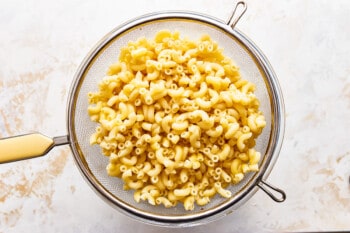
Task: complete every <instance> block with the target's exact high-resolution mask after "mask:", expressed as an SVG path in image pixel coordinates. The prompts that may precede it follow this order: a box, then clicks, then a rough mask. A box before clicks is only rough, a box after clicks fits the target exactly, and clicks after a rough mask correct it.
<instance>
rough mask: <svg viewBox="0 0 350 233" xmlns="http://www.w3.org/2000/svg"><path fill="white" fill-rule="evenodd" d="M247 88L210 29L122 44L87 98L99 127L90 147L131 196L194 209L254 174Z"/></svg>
mask: <svg viewBox="0 0 350 233" xmlns="http://www.w3.org/2000/svg"><path fill="white" fill-rule="evenodd" d="M254 91H255V85H254V83H251V82H249V81H247V80H245V79H242V78H241V76H240V73H239V68H238V67H237V66H235V65H234V63H233V61H232V60H231V59H229V58H228V57H226V56H224V54H223V51H222V49H220V48H219V46H218V44H217V43H216V42H214V41H213V40H212V39H211V38H210V37H209V36H208V35H205V36H202V37H201V38H200V39H199V40H198V41H192V40H189V39H187V38H182V37H180V34H179V32H170V31H167V30H164V31H160V32H158V33H157V34H156V35H155V38H154V39H153V40H149V39H146V38H140V39H139V40H137V41H135V42H133V41H130V42H129V43H128V44H127V45H126V46H125V47H123V48H122V49H121V51H120V55H119V60H118V61H117V62H116V63H115V64H112V65H111V66H110V67H109V70H108V71H107V75H106V76H105V77H103V79H102V80H101V81H100V83H99V86H98V91H97V92H90V93H89V94H88V100H89V106H88V114H89V116H90V118H91V120H92V121H94V122H97V123H98V126H97V127H96V131H95V133H94V134H93V135H91V138H90V144H91V145H94V144H98V145H99V146H100V147H101V150H102V153H103V154H104V155H106V156H109V164H108V165H107V167H106V170H107V173H108V174H109V175H110V176H113V177H119V178H120V179H122V180H123V181H124V189H126V190H129V189H132V190H135V192H134V199H135V201H136V202H140V201H147V202H148V203H150V204H151V205H163V206H165V207H167V208H168V207H173V206H176V205H177V204H178V203H182V204H183V206H184V208H185V209H186V210H193V209H194V208H195V205H198V206H203V205H206V204H208V203H209V202H210V200H211V198H213V197H214V196H215V195H216V194H217V195H220V196H222V197H224V198H230V197H232V195H233V194H232V193H231V192H230V191H229V189H228V186H229V185H234V184H237V183H238V182H240V181H241V180H242V179H243V178H244V176H245V174H247V173H248V172H256V171H258V170H259V161H260V158H261V154H260V152H258V151H256V150H255V148H254V146H255V140H256V138H257V137H258V136H259V135H260V134H261V132H262V130H263V128H264V127H265V125H266V122H265V118H264V115H263V113H262V112H261V111H260V110H259V100H258V99H257V97H256V96H255V94H254Z"/></svg>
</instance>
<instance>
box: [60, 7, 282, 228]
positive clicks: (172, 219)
mask: <svg viewBox="0 0 350 233" xmlns="http://www.w3.org/2000/svg"><path fill="white" fill-rule="evenodd" d="M165 19H182V20H194V21H198V22H203V23H204V24H208V25H211V26H213V27H216V28H218V29H220V30H222V31H223V32H225V33H227V34H229V35H230V36H232V37H234V38H236V39H237V40H238V41H239V42H240V43H242V45H244V47H245V48H246V49H247V50H248V51H249V52H250V53H251V54H252V55H253V56H254V58H255V59H256V63H257V64H259V66H260V68H261V70H262V72H263V73H264V75H265V77H266V79H267V81H268V85H269V87H270V90H269V91H270V95H269V96H270V101H271V102H272V103H271V108H272V109H271V112H272V119H271V121H272V128H271V135H270V142H269V146H268V147H267V152H266V153H267V154H268V155H267V156H265V157H266V159H267V161H265V162H263V163H262V165H263V167H260V171H259V172H257V173H256V174H255V175H254V176H253V177H252V178H251V180H250V181H249V182H248V184H247V185H246V188H244V191H243V192H241V193H239V195H238V196H237V198H234V199H232V200H231V201H229V202H224V204H221V205H220V206H219V207H217V208H214V209H213V210H211V209H210V210H208V211H204V212H200V213H196V214H193V215H190V216H160V215H155V214H150V213H144V212H140V211H138V210H136V209H135V208H131V207H130V206H129V205H128V204H127V203H123V202H118V201H116V200H115V198H114V197H113V196H112V195H111V194H110V193H109V192H108V191H107V190H105V189H104V188H103V187H101V184H100V182H99V181H98V180H97V179H96V178H95V177H93V175H92V174H91V172H90V170H89V168H88V164H87V163H86V161H84V159H83V158H82V156H81V154H82V152H81V151H80V149H79V144H78V143H77V141H76V134H75V126H74V118H75V116H74V112H75V104H76V99H77V96H78V94H77V93H79V89H80V86H81V84H82V83H83V81H81V80H82V77H83V76H84V73H85V71H86V70H87V69H88V67H89V64H91V62H93V61H94V58H95V56H96V55H97V54H98V53H99V52H100V51H101V49H103V48H104V47H105V46H106V45H107V44H108V43H110V42H111V41H112V40H113V38H115V37H116V36H118V35H119V34H121V33H124V32H125V31H127V30H129V29H132V28H134V27H136V26H138V25H140V24H145V23H147V22H154V21H157V20H165ZM70 93H71V95H70V97H69V99H68V101H69V102H68V111H67V113H68V116H67V119H68V120H67V128H68V132H69V135H70V140H71V143H70V147H71V149H72V152H73V155H74V159H75V162H76V163H77V165H78V167H79V170H80V172H81V173H82V175H83V177H84V178H85V179H86V180H87V181H88V183H89V184H90V185H91V186H92V188H93V190H94V191H95V192H96V193H97V194H98V195H99V196H101V197H102V199H104V200H105V201H106V202H107V203H109V204H111V203H112V204H113V206H114V207H116V208H117V209H119V210H120V211H122V212H124V213H125V214H126V215H128V216H131V217H133V218H137V219H139V220H143V221H145V222H147V223H154V224H157V225H167V226H171V225H177V226H179V225H188V224H192V225H193V224H195V223H200V222H203V221H209V220H215V219H217V218H218V217H220V216H224V215H225V214H227V213H230V212H231V211H232V210H233V209H235V207H238V205H240V204H243V202H244V201H245V200H248V199H249V198H250V197H251V196H252V195H253V194H254V193H255V192H256V191H257V189H258V184H259V182H261V181H262V180H264V179H266V178H267V176H268V175H269V173H270V172H271V170H272V167H273V165H274V163H275V161H276V159H277V157H278V154H279V151H280V148H281V145H282V141H283V134H284V104H283V98H282V93H281V89H280V87H279V84H278V81H277V78H276V75H275V73H274V72H273V69H272V67H271V65H270V64H269V62H268V61H267V59H266V57H265V56H264V55H263V53H262V52H261V51H260V50H259V49H258V47H257V46H256V45H254V43H253V42H252V41H251V40H249V39H248V38H247V37H246V36H245V35H244V34H243V33H242V32H240V31H239V30H238V29H236V28H234V29H232V28H231V27H230V25H227V24H225V23H224V22H222V21H221V20H218V19H215V18H213V17H211V16H207V15H204V14H199V13H194V12H188V11H187V12H184V11H163V12H155V13H151V14H147V15H143V16H140V17H138V18H136V19H133V20H131V21H128V22H126V23H124V24H122V25H121V26H119V27H117V28H115V29H114V30H112V31H111V32H110V33H108V34H107V35H106V36H105V37H104V38H102V39H101V40H100V41H99V42H98V43H97V45H96V46H95V47H94V48H93V49H92V50H91V52H90V53H89V54H88V55H87V56H86V57H85V59H84V60H83V62H82V63H81V65H80V67H79V68H78V71H77V73H76V74H75V78H74V82H73V84H72V88H71V91H70ZM243 200H244V201H243Z"/></svg>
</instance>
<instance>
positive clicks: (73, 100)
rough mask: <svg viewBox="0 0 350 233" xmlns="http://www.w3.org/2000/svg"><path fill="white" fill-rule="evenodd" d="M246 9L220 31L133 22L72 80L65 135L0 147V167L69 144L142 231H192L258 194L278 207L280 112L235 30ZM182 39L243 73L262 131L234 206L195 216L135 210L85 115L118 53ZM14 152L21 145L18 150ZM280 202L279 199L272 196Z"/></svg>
mask: <svg viewBox="0 0 350 233" xmlns="http://www.w3.org/2000/svg"><path fill="white" fill-rule="evenodd" d="M246 8H247V6H246V4H245V3H244V2H242V1H241V2H238V3H237V4H236V6H235V8H234V11H233V13H232V15H231V17H230V19H229V20H228V21H227V22H226V23H225V22H222V21H221V20H218V19H215V18H212V17H210V16H207V15H203V14H198V13H194V12H159V13H153V14H148V15H144V16H141V17H139V18H136V19H133V20H131V21H129V22H127V23H125V24H123V25H121V26H119V27H117V28H115V29H114V30H113V31H111V32H110V33H109V34H107V35H106V36H105V37H104V38H103V39H102V40H101V41H100V42H98V43H97V45H96V46H95V48H93V50H92V51H91V52H90V53H89V54H88V55H87V57H86V58H85V59H84V61H83V62H82V64H81V65H80V67H79V68H78V71H77V73H76V75H75V79H74V83H73V85H72V88H71V92H70V97H69V103H68V111H67V119H68V122H67V128H68V135H67V136H61V137H55V138H53V139H52V138H48V137H46V136H44V135H42V134H39V133H35V134H27V135H21V136H17V137H11V138H4V139H1V140H0V162H9V161H16V160H20V159H25V158H31V157H36V156H41V155H44V154H46V153H47V152H48V151H49V150H50V149H51V148H53V147H54V146H57V145H63V144H69V145H70V147H71V150H72V152H73V155H74V158H75V161H76V164H77V166H78V167H79V169H80V171H81V172H82V175H83V177H84V178H86V180H87V182H88V183H89V184H90V185H91V187H92V188H93V190H94V191H96V193H97V194H99V195H100V197H101V198H102V199H104V200H105V201H106V202H107V203H109V204H110V205H111V206H112V207H115V208H117V209H118V210H120V211H121V212H123V213H125V214H126V215H128V216H130V217H132V218H135V219H138V220H141V221H143V222H146V223H152V224H156V225H165V226H190V225H195V224H200V223H205V222H209V221H212V220H215V219H218V218H219V217H222V216H225V215H227V214H229V213H231V212H233V211H234V210H235V209H237V208H238V207H239V206H240V205H241V204H243V203H244V202H245V201H246V200H248V199H249V198H250V197H251V196H252V195H253V194H254V193H255V192H256V191H257V190H258V188H261V189H262V190H263V191H264V192H266V193H267V194H268V195H269V196H270V197H271V198H272V199H273V200H275V201H277V202H282V201H284V200H285V198H286V195H285V193H284V192H283V191H282V190H281V189H278V188H276V187H273V186H271V185H269V184H267V183H266V182H265V180H266V178H267V176H268V175H269V173H270V171H271V169H272V167H273V165H274V163H275V161H276V159H277V157H278V154H279V151H280V148H281V145H282V139H283V134H284V104H283V99H282V93H281V90H280V87H279V84H278V81H277V79H276V76H275V74H274V72H273V70H272V68H271V66H270V64H269V62H268V61H267V59H266V57H265V56H264V55H263V54H262V52H261V51H260V50H259V49H258V48H257V46H255V45H254V44H253V42H252V41H251V40H249V39H248V38H247V37H246V36H245V35H244V34H243V33H241V32H240V31H239V30H237V29H236V28H235V25H236V23H237V22H238V21H239V19H240V17H241V16H242V15H243V14H244V12H245V11H246ZM164 29H166V30H171V31H179V32H180V33H181V35H185V36H186V37H188V38H189V39H193V40H195V39H198V38H200V37H201V35H203V34H208V35H209V36H210V37H211V38H212V39H213V40H214V41H216V42H217V43H218V45H219V46H220V47H221V48H223V51H224V54H225V55H226V56H228V57H230V58H232V59H233V60H234V61H235V63H236V65H237V66H238V67H240V72H241V75H242V77H243V78H244V79H247V80H249V81H251V82H253V83H255V85H256V87H257V88H256V92H255V94H256V96H257V97H258V98H259V100H260V103H261V106H260V110H261V111H262V112H263V113H264V115H265V119H266V122H267V124H266V127H265V128H264V130H263V132H262V134H261V135H260V136H259V137H258V139H257V141H256V149H257V150H258V151H260V152H261V154H262V158H261V161H260V163H259V171H258V172H255V173H250V174H248V175H246V176H245V178H244V179H243V181H242V182H240V183H239V184H237V185H231V186H230V187H229V188H228V189H229V190H230V191H231V192H232V194H233V195H232V197H231V198H228V199H226V198H222V197H219V195H216V196H215V198H213V199H212V200H211V202H210V203H209V204H208V205H206V206H204V207H199V206H197V207H195V209H194V210H192V211H186V210H184V208H183V206H181V205H178V206H176V207H173V208H165V207H163V206H152V205H149V204H148V203H136V202H135V201H134V199H133V193H132V191H125V190H123V184H122V181H121V180H120V179H116V178H113V177H110V176H108V174H107V172H106V165H107V164H108V157H106V156H103V155H102V153H101V151H100V148H99V147H98V146H90V143H89V138H90V135H91V134H92V133H93V132H94V130H95V127H96V123H94V122H91V121H90V118H89V115H88V114H87V107H88V98H87V96H88V92H91V91H93V90H96V88H97V86H98V82H99V80H100V78H102V77H103V76H104V75H105V72H106V71H107V69H108V67H109V66H110V65H111V64H113V63H114V62H115V61H116V60H117V59H118V56H119V51H120V48H121V47H123V46H125V45H126V44H127V43H128V42H129V41H136V40H137V39H138V38H140V37H147V38H153V37H154V35H155V34H156V33H157V32H158V31H160V30H164ZM18 145H21V147H20V148H18ZM276 194H277V195H276Z"/></svg>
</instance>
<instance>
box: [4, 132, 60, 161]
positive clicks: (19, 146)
mask: <svg viewBox="0 0 350 233" xmlns="http://www.w3.org/2000/svg"><path fill="white" fill-rule="evenodd" d="M53 146H54V140H53V139H51V138H48V137H46V136H44V135H42V134H39V133H33V134H26V135H21V136H16V137H10V138H4V139H0V163H6V162H11V161H16V160H22V159H29V158H33V157H38V156H42V155H44V154H46V153H47V152H48V151H49V150H50V149H51V148H52V147H53Z"/></svg>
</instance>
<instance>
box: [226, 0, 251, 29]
mask: <svg viewBox="0 0 350 233" xmlns="http://www.w3.org/2000/svg"><path fill="white" fill-rule="evenodd" d="M239 7H241V8H242V9H241V10H240V11H238V9H239ZM246 10H247V3H246V2H244V1H239V2H237V4H236V6H235V8H234V9H233V11H232V13H231V16H230V18H229V20H228V21H227V23H226V24H227V25H229V26H230V27H231V28H232V29H233V28H234V27H235V26H236V24H237V23H238V21H239V20H240V19H241V17H242V16H243V15H244V13H245V12H246Z"/></svg>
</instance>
